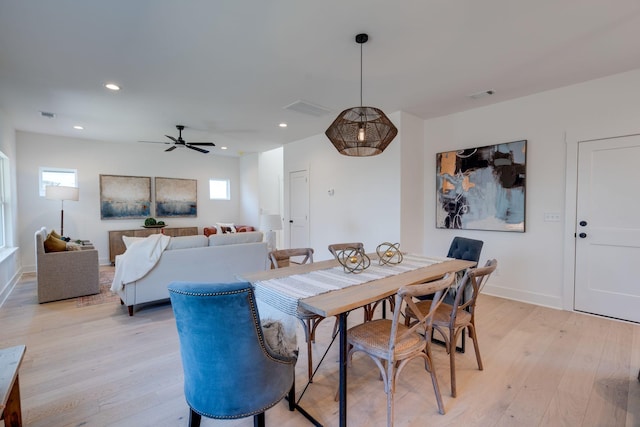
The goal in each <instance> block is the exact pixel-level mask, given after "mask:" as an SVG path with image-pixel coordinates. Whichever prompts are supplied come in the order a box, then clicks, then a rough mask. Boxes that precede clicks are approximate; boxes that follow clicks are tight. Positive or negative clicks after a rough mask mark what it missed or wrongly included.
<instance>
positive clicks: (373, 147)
mask: <svg viewBox="0 0 640 427" xmlns="http://www.w3.org/2000/svg"><path fill="white" fill-rule="evenodd" d="M368 40H369V36H368V35H367V34H358V35H357V36H356V43H358V44H359V45H360V106H359V107H352V108H348V109H346V110H344V111H343V112H341V113H340V114H339V115H338V117H337V118H336V119H335V120H334V121H333V123H331V126H329V128H328V129H327V130H326V132H325V135H327V138H329V140H330V141H331V143H332V144H333V145H334V146H335V147H336V149H337V150H338V152H340V154H344V155H345V156H356V157H365V156H375V155H377V154H380V153H382V152H383V151H384V150H385V148H387V146H388V145H389V144H390V143H391V141H393V138H395V137H396V135H397V134H398V129H397V128H396V127H395V126H394V125H393V123H392V122H391V120H389V118H388V117H387V116H386V115H385V114H384V113H383V112H382V110H380V109H379V108H375V107H365V106H363V105H362V45H363V44H364V43H366V42H367V41H368Z"/></svg>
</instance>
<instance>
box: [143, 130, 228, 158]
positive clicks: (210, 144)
mask: <svg viewBox="0 0 640 427" xmlns="http://www.w3.org/2000/svg"><path fill="white" fill-rule="evenodd" d="M176 128H177V129H178V137H177V138H175V137H173V136H171V135H165V136H166V137H167V138H169V139H170V140H172V141H173V145H172V146H171V147H169V148H167V149H166V150H164V151H173V150H175V149H176V148H178V147H180V146H183V147H187V148H190V149H192V150H196V151H199V152H201V153H205V154H206V153H208V152H209V150H205V149H204V148H200V147H198V145H206V146H208V147H215V146H216V144H214V143H213V142H187V141H185V140H184V139H182V131H183V130H184V125H176ZM140 142H152V143H157V144H171V143H170V142H159V141H140Z"/></svg>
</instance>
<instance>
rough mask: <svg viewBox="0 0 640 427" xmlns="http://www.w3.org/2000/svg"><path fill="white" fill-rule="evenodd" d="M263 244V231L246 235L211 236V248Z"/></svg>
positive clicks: (249, 232)
mask: <svg viewBox="0 0 640 427" xmlns="http://www.w3.org/2000/svg"><path fill="white" fill-rule="evenodd" d="M255 242H262V232H261V231H248V232H246V233H227V234H212V235H211V236H209V246H223V245H237V244H241V243H255Z"/></svg>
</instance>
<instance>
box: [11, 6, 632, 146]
mask: <svg viewBox="0 0 640 427" xmlns="http://www.w3.org/2000/svg"><path fill="white" fill-rule="evenodd" d="M360 32H366V33H368V34H369V42H368V43H366V44H365V45H364V47H363V48H364V50H363V52H364V79H363V87H364V99H363V101H364V104H365V105H370V106H375V107H378V108H381V109H383V110H384V111H385V112H386V113H387V114H389V113H392V112H394V111H399V110H402V111H405V112H408V113H411V114H414V115H416V116H418V117H422V118H425V119H426V118H430V117H437V116H441V115H445V114H449V113H452V112H457V111H463V110H467V109H471V108H476V107H479V106H482V105H486V104H489V103H494V102H500V101H504V100H507V99H512V98H516V97H520V96H524V95H528V94H532V93H536V92H540V91H544V90H548V89H553V88H557V87H561V86H565V85H569V84H572V83H577V82H582V81H586V80H590V79H593V78H597V77H603V76H607V75H611V74H615V73H618V72H623V71H627V70H631V69H635V68H640V43H639V42H638V41H639V40H640V1H638V0H396V1H391V0H322V1H313V2H310V1H304V0H234V1H232V0H228V1H224V0H215V1H214V0H200V1H198V0H181V1H178V0H135V1H131V0H109V1H104V0H83V1H77V0H55V1H53V0H0V109H2V110H4V112H5V113H6V114H7V115H8V116H9V118H10V120H11V122H12V123H13V124H14V125H15V127H16V129H18V130H25V131H32V132H40V133H47V134H53V135H63V136H71V137H81V138H87V139H92V140H99V141H113V142H130V143H137V141H139V140H154V141H164V140H167V139H166V138H165V137H164V135H165V134H169V135H177V131H176V129H175V125H176V124H184V125H186V126H187V129H185V131H184V132H183V137H184V138H185V139H186V140H187V141H189V140H191V141H203V140H213V141H214V142H216V144H217V145H218V146H217V147H215V148H214V149H213V151H212V153H213V154H219V153H221V151H220V150H219V147H220V146H221V145H227V146H229V148H230V149H229V150H228V151H227V152H226V153H225V154H227V155H237V154H239V153H242V152H245V153H246V152H254V151H264V150H267V149H272V148H275V147H278V146H281V145H282V144H286V143H287V142H291V141H295V140H299V139H302V138H305V137H307V136H311V135H315V134H320V133H323V132H324V131H325V129H326V128H327V127H328V125H329V124H330V123H331V122H332V121H333V119H334V118H335V117H336V116H337V114H338V113H339V112H340V111H341V110H343V109H345V108H348V107H353V106H357V105H359V103H360V46H359V45H358V44H356V43H355V40H354V37H355V35H356V34H357V33H360ZM111 81H112V82H116V83H118V84H119V85H121V87H122V90H121V91H120V92H117V93H113V92H109V91H107V90H105V89H104V88H103V84H104V83H106V82H111ZM483 90H494V91H495V95H493V96H490V97H485V98H482V99H470V98H469V97H468V95H469V94H472V93H475V92H479V91H483ZM630 90H631V89H630ZM298 100H303V101H306V102H310V103H313V104H317V105H320V106H322V107H325V108H327V109H329V110H331V112H330V113H329V114H326V115H324V116H321V117H315V116H311V115H308V114H303V113H299V112H296V111H288V110H285V109H284V108H283V107H285V106H287V105H289V104H291V103H293V102H295V101H298ZM41 111H47V112H52V113H55V114H56V117H55V118H53V119H49V118H44V117H42V116H41V115H40V112H41ZM280 122H287V123H288V124H289V126H288V128H286V129H282V128H279V127H278V124H279V123H280ZM76 124H79V125H82V126H84V127H85V129H84V130H83V131H77V130H74V129H73V128H72V126H73V125H76ZM327 143H329V142H327ZM149 147H150V149H158V150H161V149H164V148H166V147H165V146H153V145H149ZM196 154H197V153H195V152H194V155H196ZM198 155H199V154H198Z"/></svg>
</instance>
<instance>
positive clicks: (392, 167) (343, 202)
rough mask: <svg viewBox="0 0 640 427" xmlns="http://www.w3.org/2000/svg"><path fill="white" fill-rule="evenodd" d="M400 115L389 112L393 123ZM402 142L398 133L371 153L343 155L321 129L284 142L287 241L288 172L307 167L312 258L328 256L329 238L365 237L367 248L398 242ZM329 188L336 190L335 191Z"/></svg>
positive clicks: (286, 231)
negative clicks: (354, 155) (320, 131)
mask: <svg viewBox="0 0 640 427" xmlns="http://www.w3.org/2000/svg"><path fill="white" fill-rule="evenodd" d="M398 117H399V115H398V114H396V115H390V119H391V120H392V121H393V122H394V124H397V122H398ZM400 145H401V139H400V138H399V137H396V139H395V140H394V141H393V142H392V143H391V144H390V145H389V147H388V148H387V149H386V150H385V151H384V152H383V153H382V154H380V155H378V156H373V157H348V156H344V155H342V154H340V153H338V151H337V150H336V149H335V147H334V146H333V145H332V144H331V142H330V141H329V140H328V139H327V137H326V136H325V135H324V134H322V135H316V136H313V137H310V138H307V139H304V140H301V141H298V142H295V143H290V144H287V145H285V146H284V169H285V170H284V193H285V197H284V209H285V212H284V214H285V241H288V240H287V239H286V236H287V235H288V230H287V227H286V225H287V224H288V220H289V218H288V212H287V211H288V186H289V182H288V181H289V173H290V172H292V171H296V170H305V169H306V170H308V173H309V188H310V194H309V199H310V218H309V223H310V246H311V247H312V248H314V249H315V254H314V260H323V259H329V258H330V257H331V254H330V253H329V251H328V250H327V246H328V245H329V244H331V243H338V242H354V241H357V242H363V243H364V245H365V249H366V250H368V251H373V250H375V247H376V246H377V245H378V244H379V243H382V242H385V241H388V242H394V243H395V242H400V203H401V200H400V196H401V194H400V173H399V171H400V153H401V151H400ZM329 189H333V190H334V194H333V196H331V195H329V194H328V190H329Z"/></svg>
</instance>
